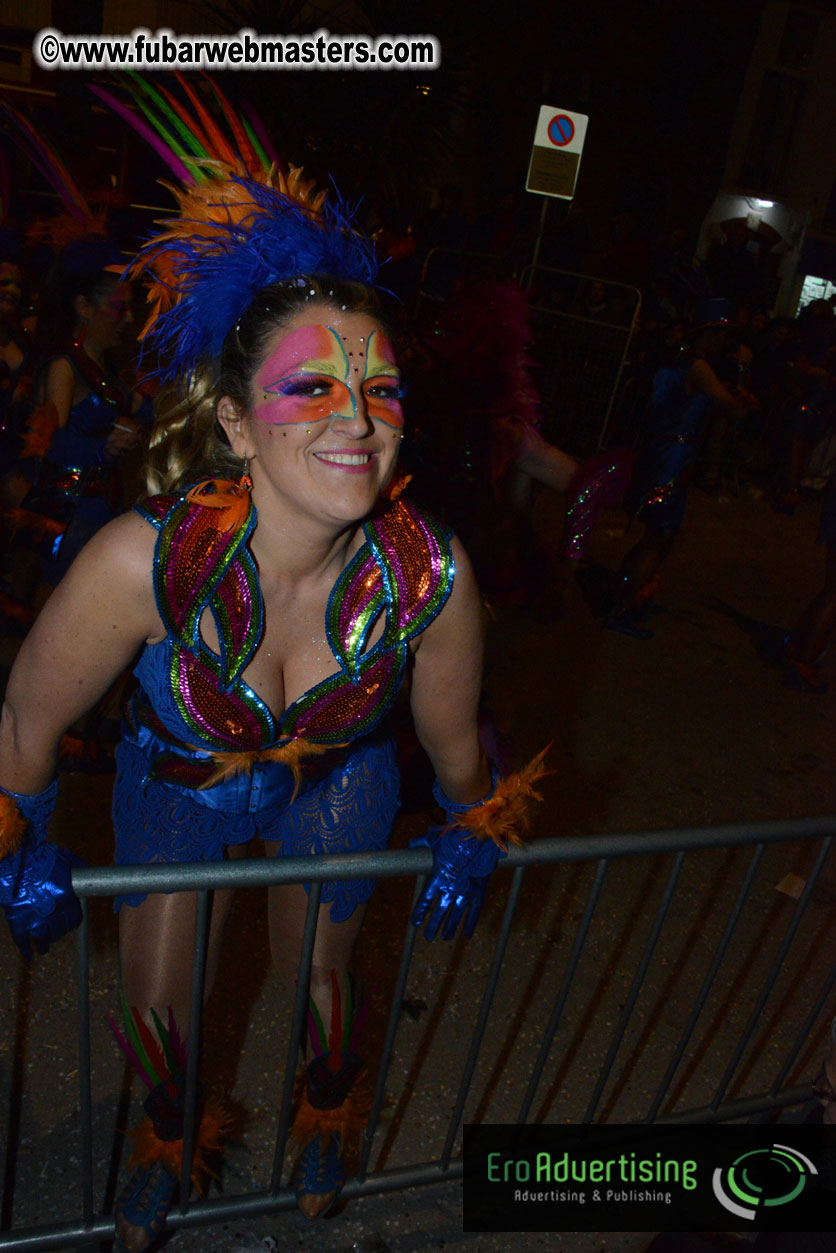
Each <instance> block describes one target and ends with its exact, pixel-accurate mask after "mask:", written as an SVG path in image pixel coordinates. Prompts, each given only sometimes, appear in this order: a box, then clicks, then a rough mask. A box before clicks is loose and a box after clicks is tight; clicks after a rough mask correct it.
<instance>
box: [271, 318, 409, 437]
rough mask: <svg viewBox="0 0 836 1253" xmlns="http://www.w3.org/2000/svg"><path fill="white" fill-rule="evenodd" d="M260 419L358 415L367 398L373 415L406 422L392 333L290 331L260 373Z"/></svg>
mask: <svg viewBox="0 0 836 1253" xmlns="http://www.w3.org/2000/svg"><path fill="white" fill-rule="evenodd" d="M255 391H256V400H255V404H254V411H255V415H256V417H257V418H259V419H260V420H261V421H262V422H267V423H269V424H270V425H274V426H284V425H296V424H298V423H303V422H304V423H308V424H310V423H312V422H321V421H324V420H325V419H330V418H340V417H342V418H347V419H348V420H349V421H351V420H353V419H354V418H356V417H357V414H358V405H359V403H360V401H361V400H362V401H363V402H364V403H365V408H366V411H367V412H368V414H369V417H370V418H372V419H378V420H380V421H382V422H384V423H386V425H387V426H391V427H395V428H399V427H401V426H403V413H402V411H401V404H400V396H401V388H400V371H399V370H398V368H397V366H396V365H395V361H394V353H393V351H392V348H391V345H390V344H389V342H388V340H387V339H386V336H385V335H384V334H383V333H382V331H380V330H378V329H375V330H374V331H372V333H371V335H370V336H369V337H368V339H366V337H365V336H360V335H356V334H348V335H343V334H341V333H340V330H339V329H338V328H336V327H333V326H323V325H311V326H301V327H298V328H297V329H296V330H293V331H291V332H290V333H289V334H287V335H286V336H285V337H284V338H283V339H282V340H281V341H280V342H279V344H278V345H277V346H276V348H275V349H274V351H273V352H272V353H271V354H270V356H269V357H268V358H267V360H266V361H265V362H264V364H263V365H262V367H261V369H260V370H259V372H258V374H257V375H256V378H255Z"/></svg>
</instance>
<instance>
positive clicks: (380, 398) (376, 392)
mask: <svg viewBox="0 0 836 1253" xmlns="http://www.w3.org/2000/svg"><path fill="white" fill-rule="evenodd" d="M366 348H367V349H368V351H367V353H366V356H365V358H364V360H365V362H366V372H365V378H364V379H363V395H364V396H365V398H366V404H367V405H368V409H369V417H371V418H377V419H378V420H379V421H381V422H385V423H386V425H387V426H393V427H396V428H399V427H402V426H403V409H402V408H401V396H402V395H403V391H402V388H401V372H400V370H399V369H398V367H397V366H396V365H395V350H394V349H393V347H392V345H391V344H390V343H389V340H388V339H387V338H386V336H385V335H384V334H383V331H372V333H371V335H370V336H369V340H368V344H367V345H366Z"/></svg>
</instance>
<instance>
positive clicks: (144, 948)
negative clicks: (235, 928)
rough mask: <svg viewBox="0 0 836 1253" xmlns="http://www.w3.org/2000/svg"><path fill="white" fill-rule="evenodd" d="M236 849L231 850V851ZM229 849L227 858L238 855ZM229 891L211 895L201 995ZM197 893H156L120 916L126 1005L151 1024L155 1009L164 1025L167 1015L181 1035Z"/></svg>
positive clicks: (210, 979)
mask: <svg viewBox="0 0 836 1253" xmlns="http://www.w3.org/2000/svg"><path fill="white" fill-rule="evenodd" d="M232 849H235V851H231V850H232ZM244 852H245V846H241V848H240V850H239V849H238V848H237V846H230V855H231V856H233V857H240V856H243V855H244ZM232 897H233V893H232V891H223V892H215V894H214V898H213V901H212V916H211V922H210V926H209V946H208V953H207V965H206V992H205V994H206V996H208V995H209V993H210V992H211V990H212V987H213V986H214V982H215V978H216V976H217V971H218V961H219V958H220V950H221V941H222V938H223V928H224V924H225V922H226V919H227V917H228V916H229V910H230V907H231V905H232ZM197 899H198V898H197V893H196V892H171V893H155V894H153V895H151V896H148V897H146V899H145V900H144V901H143V902H142V904H141V905H137V906H129V905H123V906H122V908H121V910H120V911H119V955H120V963H121V968H122V989H123V991H124V993H125V999H126V1001H127V1003H128V1005H129V1006H131V1007H135V1008H136V1009H137V1010H138V1011H139V1013H140V1014H141V1015H142V1016H143V1018H144V1019H145V1020H146V1021H147V1022H148V1023H149V1024H150V1023H151V1022H152V1019H151V1014H150V1011H151V1009H154V1010H156V1012H157V1013H158V1014H159V1016H160V1017H161V1018H162V1019H163V1021H165V1020H166V1018H167V1017H168V1011H169V1009H171V1011H172V1012H173V1014H174V1018H175V1021H176V1023H177V1025H178V1027H179V1029H180V1032H181V1034H182V1035H183V1036H185V1035H186V1033H187V1032H188V1028H189V1015H190V1010H191V989H192V960H193V956H194V935H195V919H196V917H197Z"/></svg>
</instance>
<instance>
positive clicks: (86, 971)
mask: <svg viewBox="0 0 836 1253" xmlns="http://www.w3.org/2000/svg"><path fill="white" fill-rule="evenodd" d="M76 952H77V954H78V957H77V969H78V1107H79V1119H80V1124H81V1127H80V1129H81V1212H82V1217H83V1219H84V1223H85V1226H86V1225H87V1224H89V1223H91V1222H92V1221H93V1114H92V1106H93V1102H92V1086H91V1077H90V1062H91V1056H90V907H89V902H88V901H87V900H86V899H85V898H83V897H82V898H81V926H80V927H79V929H78V937H77V941H76Z"/></svg>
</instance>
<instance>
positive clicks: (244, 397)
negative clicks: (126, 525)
mask: <svg viewBox="0 0 836 1253" xmlns="http://www.w3.org/2000/svg"><path fill="white" fill-rule="evenodd" d="M311 300H313V301H315V302H319V303H320V304H327V305H330V306H333V307H335V308H340V309H343V310H347V311H348V312H349V313H368V314H369V315H370V316H371V317H373V318H375V319H376V320H377V321H379V322H380V321H382V311H381V308H380V303H379V300H378V297H377V293H376V292H375V291H374V290H373V289H372V288H370V287H366V286H365V285H364V284H362V283H349V282H345V281H343V280H342V279H336V278H331V277H330V276H328V275H321V274H320V275H317V274H315V275H311V276H299V277H297V278H292V279H287V280H284V281H283V282H281V283H274V284H273V285H272V286H271V287H265V288H264V289H263V290H262V291H260V292H259V293H258V295H257V296H256V298H255V300H254V301H253V303H252V304H251V305H250V307H249V309H248V310H247V312H246V313H245V314H244V315H243V316H242V317H241V318H240V319H239V320H238V322H236V324H235V325H234V326H233V327H232V329H231V330H230V332H229V334H228V335H227V337H226V340H225V341H224V346H223V349H222V350H221V356H220V361H219V362H217V361H216V362H211V363H209V364H208V365H203V366H199V367H198V368H197V369H196V370H195V372H194V374H193V375H192V377H191V379H190V380H189V381H188V384H187V386H186V389H185V391H181V392H179V393H178V392H168V393H165V394H164V395H163V396H162V397H160V398H159V399H158V401H157V418H156V421H155V423H154V429H153V431H152V432H151V441H150V445H149V449H148V457H147V460H146V466H145V478H146V487H147V491H148V493H149V495H152V496H153V495H155V494H157V493H158V492H172V491H177V490H178V489H180V488H182V487H184V486H186V485H187V484H189V483H194V482H196V481H197V480H199V479H201V478H206V477H210V478H228V479H237V478H240V477H241V475H242V474H243V473H244V469H245V466H244V463H243V461H242V460H241V459H240V457H237V456H236V455H235V453H234V452H233V451H232V449H231V448H230V446H229V441H228V439H227V437H226V433H225V432H224V430H223V428H222V427H221V425H220V423H219V422H218V416H217V415H218V402H219V401H220V399H221V397H223V396H229V397H230V399H231V400H232V402H233V403H234V404H235V406H236V408H237V409H238V410H239V411H240V412H241V413H247V412H249V409H250V399H251V394H252V382H253V378H254V376H255V374H256V373H257V371H258V369H259V366H260V365H261V363H262V361H263V359H264V353H265V350H266V344H267V340H268V339H269V338H270V336H271V335H272V334H273V333H274V332H275V331H276V330H278V329H279V328H280V327H281V326H282V325H283V324H284V323H285V322H287V321H289V319H290V318H292V317H293V316H294V315H295V314H296V313H298V312H299V311H300V310H301V309H303V308H304V307H305V305H306V304H307V303H308V302H309V301H311Z"/></svg>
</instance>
